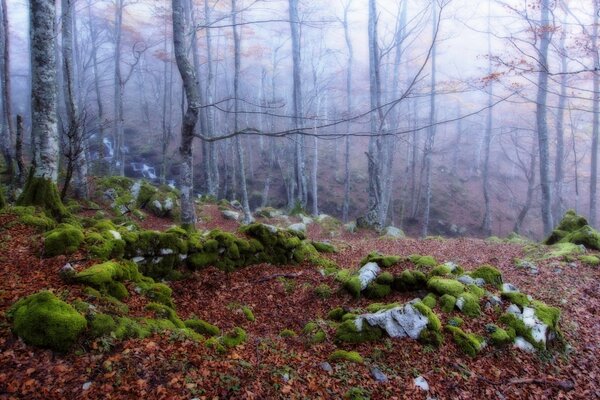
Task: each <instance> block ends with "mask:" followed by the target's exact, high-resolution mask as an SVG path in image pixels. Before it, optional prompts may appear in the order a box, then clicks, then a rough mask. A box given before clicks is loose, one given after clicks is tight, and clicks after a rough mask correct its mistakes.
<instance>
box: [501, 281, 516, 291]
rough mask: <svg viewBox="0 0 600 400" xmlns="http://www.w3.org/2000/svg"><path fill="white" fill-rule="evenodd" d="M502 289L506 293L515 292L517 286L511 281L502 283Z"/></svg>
mask: <svg viewBox="0 0 600 400" xmlns="http://www.w3.org/2000/svg"><path fill="white" fill-rule="evenodd" d="M502 291H503V292H506V293H516V292H518V291H519V289H517V287H516V286H515V285H513V284H512V283H503V284H502Z"/></svg>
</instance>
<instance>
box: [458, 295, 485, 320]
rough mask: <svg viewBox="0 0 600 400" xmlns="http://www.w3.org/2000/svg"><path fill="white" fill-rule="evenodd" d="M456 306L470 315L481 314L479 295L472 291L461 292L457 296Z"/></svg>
mask: <svg viewBox="0 0 600 400" xmlns="http://www.w3.org/2000/svg"><path fill="white" fill-rule="evenodd" d="M456 307H457V308H458V309H459V310H460V311H462V313H463V314H465V315H466V316H468V317H478V316H480V315H481V307H480V306H479V297H477V296H475V295H474V294H472V293H468V292H465V293H461V294H460V295H459V296H458V297H457V298H456Z"/></svg>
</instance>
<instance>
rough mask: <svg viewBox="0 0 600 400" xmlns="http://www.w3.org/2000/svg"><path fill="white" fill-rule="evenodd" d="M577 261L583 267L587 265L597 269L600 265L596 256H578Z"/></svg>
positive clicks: (599, 259) (599, 260)
mask: <svg viewBox="0 0 600 400" xmlns="http://www.w3.org/2000/svg"><path fill="white" fill-rule="evenodd" d="M579 261H581V262H582V263H584V264H585V265H589V266H591V267H597V266H598V265H600V258H599V257H598V256H593V255H589V256H580V257H579Z"/></svg>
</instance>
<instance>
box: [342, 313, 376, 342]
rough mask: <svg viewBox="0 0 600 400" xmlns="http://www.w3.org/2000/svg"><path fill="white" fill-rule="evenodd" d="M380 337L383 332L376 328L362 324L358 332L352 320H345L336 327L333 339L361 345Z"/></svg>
mask: <svg viewBox="0 0 600 400" xmlns="http://www.w3.org/2000/svg"><path fill="white" fill-rule="evenodd" d="M382 335H383V332H382V330H381V329H380V328H378V327H372V326H370V325H369V324H367V323H365V322H362V324H361V328H360V330H359V329H358V328H357V327H356V322H355V320H354V319H347V320H345V321H344V322H342V323H341V324H340V325H339V326H338V328H337V330H336V333H335V338H336V340H338V341H340V342H347V343H363V342H371V341H375V340H379V339H381V336H382Z"/></svg>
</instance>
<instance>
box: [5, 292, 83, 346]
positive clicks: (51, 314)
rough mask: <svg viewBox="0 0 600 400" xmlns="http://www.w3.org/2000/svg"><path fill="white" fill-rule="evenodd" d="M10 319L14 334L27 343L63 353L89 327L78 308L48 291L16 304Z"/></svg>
mask: <svg viewBox="0 0 600 400" xmlns="http://www.w3.org/2000/svg"><path fill="white" fill-rule="evenodd" d="M7 316H8V317H9V319H10V320H11V321H12V323H13V331H14V332H15V333H16V334H17V335H18V336H19V337H21V338H22V339H23V340H24V341H25V342H26V343H27V344H30V345H34V346H40V347H47V348H50V349H53V350H56V351H62V352H64V351H67V350H69V348H71V346H72V345H73V344H74V343H75V342H76V341H77V339H78V338H79V335H80V334H81V333H82V332H83V331H84V330H85V329H86V327H87V321H86V319H85V318H84V317H83V316H82V315H81V314H79V313H78V312H77V311H76V310H75V308H73V307H72V306H71V305H70V304H68V303H65V302H64V301H62V300H60V299H59V298H57V297H56V296H55V295H54V294H52V293H51V292H48V291H42V292H39V293H36V294H32V295H31V296H28V297H25V298H23V299H21V300H19V301H17V302H16V303H15V304H14V305H13V306H12V307H11V308H10V310H9V311H8V313H7Z"/></svg>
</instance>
